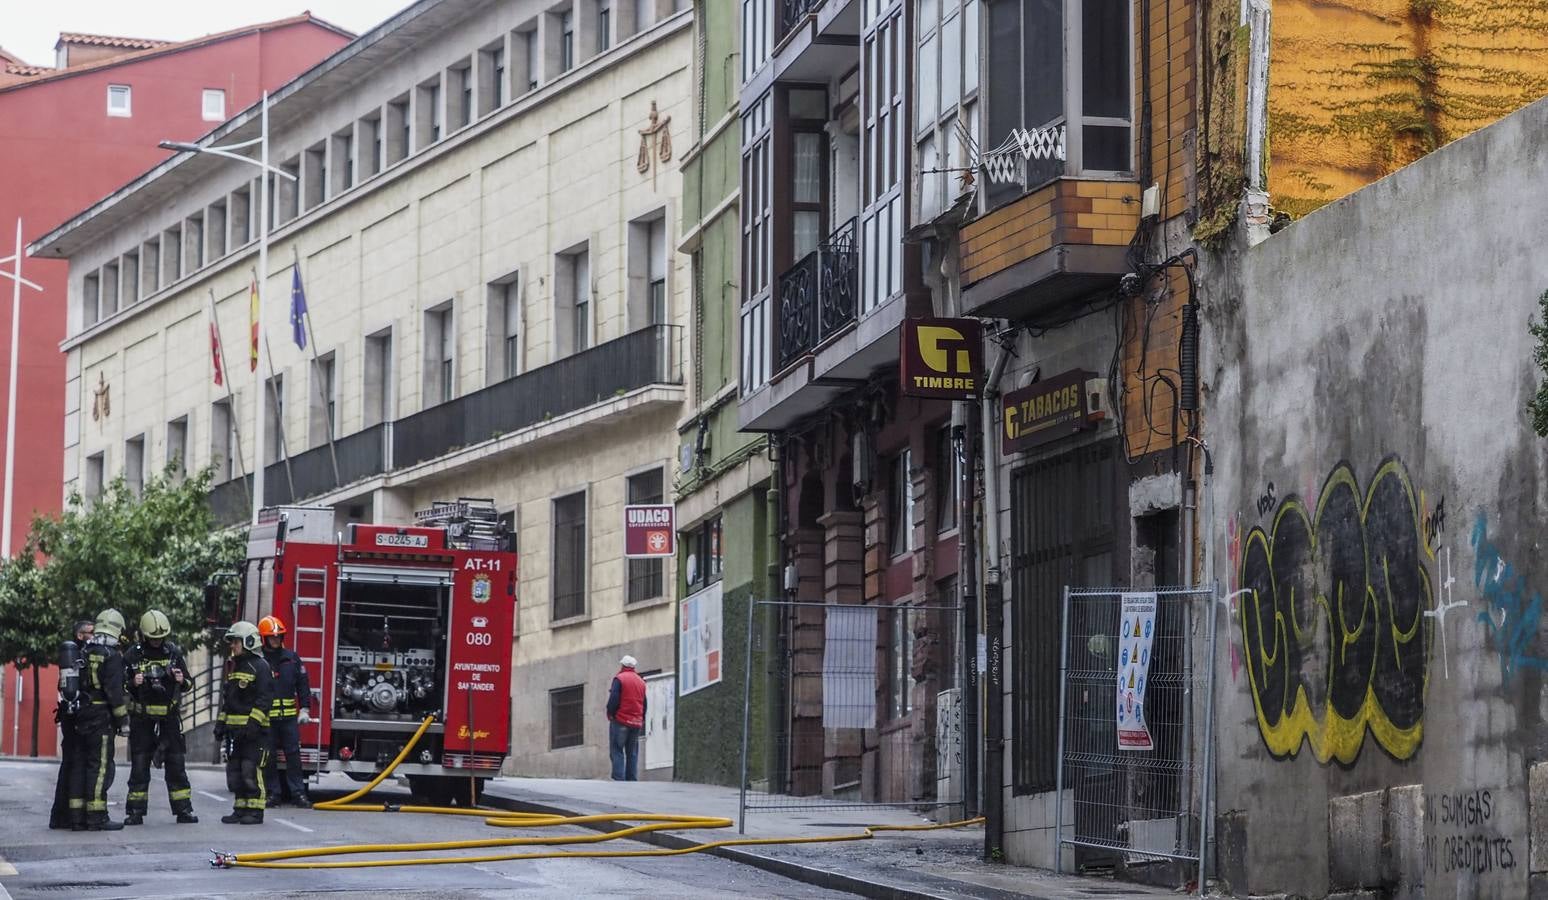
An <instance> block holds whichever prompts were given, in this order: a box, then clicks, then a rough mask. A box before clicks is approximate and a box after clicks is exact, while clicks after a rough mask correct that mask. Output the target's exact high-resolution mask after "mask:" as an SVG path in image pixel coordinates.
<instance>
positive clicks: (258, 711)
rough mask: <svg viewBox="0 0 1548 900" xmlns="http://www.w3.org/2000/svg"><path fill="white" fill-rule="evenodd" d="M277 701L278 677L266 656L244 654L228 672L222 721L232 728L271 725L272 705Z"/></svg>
mask: <svg viewBox="0 0 1548 900" xmlns="http://www.w3.org/2000/svg"><path fill="white" fill-rule="evenodd" d="M273 702H274V679H273V677H271V676H270V674H269V664H268V663H267V662H265V661H264V659H263V657H261V656H257V655H255V654H252V653H246V652H244V653H242V654H241V655H240V656H238V657H237V658H236V660H235V661H233V663H232V665H231V669H230V670H229V671H228V672H226V684H225V688H224V689H223V690H222V691H221V708H220V721H222V722H224V723H226V726H227V727H228V728H241V727H242V726H244V725H248V724H256V725H259V726H262V727H264V728H267V727H269V706H270V704H272V703H273Z"/></svg>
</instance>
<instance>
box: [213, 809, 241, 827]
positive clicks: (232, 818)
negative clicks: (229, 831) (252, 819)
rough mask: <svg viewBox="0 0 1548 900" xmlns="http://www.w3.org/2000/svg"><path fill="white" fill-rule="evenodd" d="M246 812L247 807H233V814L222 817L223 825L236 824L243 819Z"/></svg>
mask: <svg viewBox="0 0 1548 900" xmlns="http://www.w3.org/2000/svg"><path fill="white" fill-rule="evenodd" d="M246 813H247V810H245V809H233V810H232V811H231V815H229V816H221V817H220V823H221V824H222V825H236V824H237V823H239V822H241V821H242V816H244V815H246Z"/></svg>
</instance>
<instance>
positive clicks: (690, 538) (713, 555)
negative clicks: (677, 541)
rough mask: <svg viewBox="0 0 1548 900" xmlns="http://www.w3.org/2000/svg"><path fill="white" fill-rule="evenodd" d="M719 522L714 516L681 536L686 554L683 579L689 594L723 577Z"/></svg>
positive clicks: (718, 518)
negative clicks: (685, 581)
mask: <svg viewBox="0 0 1548 900" xmlns="http://www.w3.org/2000/svg"><path fill="white" fill-rule="evenodd" d="M721 522H722V520H721V518H720V516H715V517H714V518H711V519H707V520H705V522H704V523H703V524H701V525H698V526H695V527H694V528H693V530H691V531H688V532H686V533H684V534H683V547H684V552H686V553H687V554H688V558H687V562H686V564H685V566H684V568H685V569H686V572H685V577H686V579H687V582H688V590H689V591H690V592H693V591H697V590H699V589H701V588H704V587H708V586H709V585H712V584H714V583H715V582H717V581H719V580H720V579H721V578H722V577H724V573H725V558H724V557H723V556H722V555H721V536H722V534H721V532H722V524H721Z"/></svg>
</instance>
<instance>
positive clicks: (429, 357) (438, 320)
mask: <svg viewBox="0 0 1548 900" xmlns="http://www.w3.org/2000/svg"><path fill="white" fill-rule="evenodd" d="M453 312H454V310H453V308H452V302H451V301H447V302H445V303H443V304H441V305H440V306H438V307H436V308H434V309H432V310H430V311H428V312H426V313H425V404H424V405H425V406H426V407H427V408H428V407H430V406H432V405H434V404H437V403H447V402H449V401H450V400H451V399H452V397H453V396H455V387H456V383H457V380H456V358H457V330H456V320H455V319H454V318H453Z"/></svg>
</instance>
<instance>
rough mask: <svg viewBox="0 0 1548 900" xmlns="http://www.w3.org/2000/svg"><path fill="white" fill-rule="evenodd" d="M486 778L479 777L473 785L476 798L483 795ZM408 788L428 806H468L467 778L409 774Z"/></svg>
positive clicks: (478, 798)
mask: <svg viewBox="0 0 1548 900" xmlns="http://www.w3.org/2000/svg"><path fill="white" fill-rule="evenodd" d="M488 783H489V779H487V778H479V779H477V780H476V782H475V785H474V796H475V797H476V799H477V800H482V799H483V797H484V786H485V785H486V784H488ZM409 790H410V791H412V792H413V793H414V796H415V797H419V798H421V799H423V800H424V801H425V803H426V804H427V805H429V806H468V805H470V804H469V802H468V801H469V798H468V780H467V779H466V778H459V777H456V776H445V775H410V776H409ZM475 802H476V801H475Z"/></svg>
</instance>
